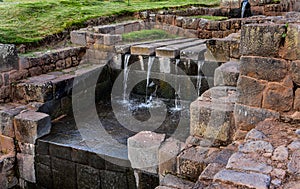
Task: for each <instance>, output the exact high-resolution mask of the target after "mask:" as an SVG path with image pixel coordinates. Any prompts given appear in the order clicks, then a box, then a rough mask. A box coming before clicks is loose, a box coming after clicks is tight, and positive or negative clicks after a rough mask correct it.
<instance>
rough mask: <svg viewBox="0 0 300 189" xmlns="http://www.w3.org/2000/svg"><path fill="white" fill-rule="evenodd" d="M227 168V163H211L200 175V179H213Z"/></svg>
mask: <svg viewBox="0 0 300 189" xmlns="http://www.w3.org/2000/svg"><path fill="white" fill-rule="evenodd" d="M224 168H225V165H222V164H218V163H210V164H208V166H207V167H206V168H205V169H204V170H203V172H202V173H201V175H200V176H199V179H198V180H200V181H210V182H211V181H212V180H213V179H214V176H215V175H216V174H217V173H218V172H219V171H221V170H222V169H224Z"/></svg>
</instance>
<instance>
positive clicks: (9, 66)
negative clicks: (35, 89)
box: [0, 44, 19, 72]
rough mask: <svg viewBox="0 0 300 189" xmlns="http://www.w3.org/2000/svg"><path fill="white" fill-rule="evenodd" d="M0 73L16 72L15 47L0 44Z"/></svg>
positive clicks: (17, 66)
mask: <svg viewBox="0 0 300 189" xmlns="http://www.w3.org/2000/svg"><path fill="white" fill-rule="evenodd" d="M0 55H1V56H0V72H6V71H10V70H13V69H16V70H18V68H19V62H18V55H17V48H16V46H15V45H10V44H0Z"/></svg>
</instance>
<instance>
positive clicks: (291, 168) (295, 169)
mask: <svg viewBox="0 0 300 189" xmlns="http://www.w3.org/2000/svg"><path fill="white" fill-rule="evenodd" d="M288 172H290V173H292V174H297V175H299V174H300V150H296V151H295V152H294V153H293V154H292V158H291V160H290V161H289V163H288Z"/></svg>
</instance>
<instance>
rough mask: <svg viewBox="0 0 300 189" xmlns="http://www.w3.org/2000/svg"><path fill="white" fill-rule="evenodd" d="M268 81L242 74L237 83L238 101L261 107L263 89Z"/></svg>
mask: <svg viewBox="0 0 300 189" xmlns="http://www.w3.org/2000/svg"><path fill="white" fill-rule="evenodd" d="M266 84H267V82H265V81H262V80H257V79H254V78H251V77H247V76H243V75H241V76H240V77H239V79H238V83H237V92H238V93H237V94H238V95H237V102H238V103H241V104H244V105H248V106H254V107H261V106H262V100H263V91H264V89H265V88H266Z"/></svg>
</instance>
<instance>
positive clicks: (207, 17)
mask: <svg viewBox="0 0 300 189" xmlns="http://www.w3.org/2000/svg"><path fill="white" fill-rule="evenodd" d="M193 18H203V19H206V20H211V21H221V20H227V19H228V18H227V17H224V16H210V15H199V16H193Z"/></svg>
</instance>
